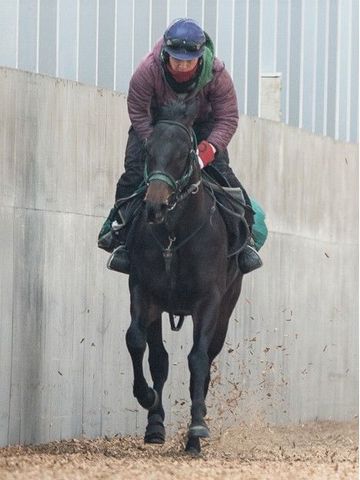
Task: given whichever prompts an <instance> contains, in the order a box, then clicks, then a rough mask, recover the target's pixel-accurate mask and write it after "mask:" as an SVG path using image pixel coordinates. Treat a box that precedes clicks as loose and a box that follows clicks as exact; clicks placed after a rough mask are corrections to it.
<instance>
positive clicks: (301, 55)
mask: <svg viewBox="0 0 360 480" xmlns="http://www.w3.org/2000/svg"><path fill="white" fill-rule="evenodd" d="M300 18H301V25H300V35H301V41H300V79H299V82H300V85H299V100H298V101H299V120H298V126H299V128H303V108H304V106H303V101H304V2H303V1H302V2H301V15H300Z"/></svg>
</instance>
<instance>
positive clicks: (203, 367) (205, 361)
mask: <svg viewBox="0 0 360 480" xmlns="http://www.w3.org/2000/svg"><path fill="white" fill-rule="evenodd" d="M188 363H189V369H190V372H193V373H195V372H204V373H207V372H208V370H209V356H208V354H207V352H206V351H205V350H201V349H196V350H192V351H191V352H190V353H189V355H188Z"/></svg>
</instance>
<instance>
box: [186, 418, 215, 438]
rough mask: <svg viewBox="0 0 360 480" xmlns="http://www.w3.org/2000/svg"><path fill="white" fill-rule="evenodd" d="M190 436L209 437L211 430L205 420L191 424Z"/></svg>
mask: <svg viewBox="0 0 360 480" xmlns="http://www.w3.org/2000/svg"><path fill="white" fill-rule="evenodd" d="M188 436H189V438H190V437H195V438H209V437H210V431H209V429H208V427H207V425H206V423H205V422H203V423H198V424H191V425H190V427H189V432H188Z"/></svg>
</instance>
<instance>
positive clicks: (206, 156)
mask: <svg viewBox="0 0 360 480" xmlns="http://www.w3.org/2000/svg"><path fill="white" fill-rule="evenodd" d="M215 153H216V149H215V147H214V146H213V145H211V143H209V142H207V141H206V140H203V141H202V142H200V143H199V145H198V155H199V157H200V159H201V161H202V163H203V164H204V167H206V165H209V163H211V162H212V161H213V160H214V158H215Z"/></svg>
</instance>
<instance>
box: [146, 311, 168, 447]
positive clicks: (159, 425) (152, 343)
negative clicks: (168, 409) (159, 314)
mask: <svg viewBox="0 0 360 480" xmlns="http://www.w3.org/2000/svg"><path fill="white" fill-rule="evenodd" d="M147 342H148V345H149V365H150V372H151V376H152V379H153V382H154V389H155V390H156V392H157V393H158V395H159V402H158V405H157V406H156V407H155V408H153V409H151V410H150V411H149V414H148V425H147V427H146V432H145V442H146V443H164V441H165V428H164V419H165V412H164V408H163V405H162V391H163V387H164V384H165V382H166V379H167V377H168V372H169V356H168V354H167V351H166V350H165V348H164V344H163V340H162V325H161V318H159V319H158V320H156V321H155V322H153V323H152V324H151V325H150V326H149V328H148V336H147Z"/></svg>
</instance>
